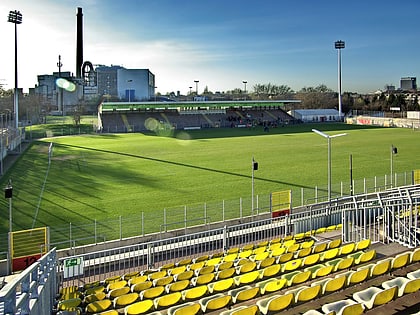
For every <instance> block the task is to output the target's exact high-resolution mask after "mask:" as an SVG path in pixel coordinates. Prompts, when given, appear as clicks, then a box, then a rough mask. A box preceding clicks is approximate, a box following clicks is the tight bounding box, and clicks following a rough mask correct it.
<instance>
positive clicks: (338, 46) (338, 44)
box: [335, 40, 345, 120]
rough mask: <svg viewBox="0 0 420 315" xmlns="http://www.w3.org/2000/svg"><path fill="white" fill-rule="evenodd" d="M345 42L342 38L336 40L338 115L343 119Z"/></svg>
mask: <svg viewBox="0 0 420 315" xmlns="http://www.w3.org/2000/svg"><path fill="white" fill-rule="evenodd" d="M344 47H345V43H344V41H342V40H338V41H336V42H335V49H337V51H338V116H339V117H340V120H341V115H342V109H341V107H342V106H341V101H342V99H341V49H344Z"/></svg>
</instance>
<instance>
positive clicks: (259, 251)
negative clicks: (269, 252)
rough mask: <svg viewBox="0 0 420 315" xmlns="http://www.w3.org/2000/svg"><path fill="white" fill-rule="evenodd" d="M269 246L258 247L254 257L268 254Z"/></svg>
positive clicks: (255, 249)
mask: <svg viewBox="0 0 420 315" xmlns="http://www.w3.org/2000/svg"><path fill="white" fill-rule="evenodd" d="M266 249H267V246H257V247H256V248H254V249H253V250H252V255H258V254H262V253H266Z"/></svg>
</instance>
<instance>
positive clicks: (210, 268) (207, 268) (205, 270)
mask: <svg viewBox="0 0 420 315" xmlns="http://www.w3.org/2000/svg"><path fill="white" fill-rule="evenodd" d="M214 268H215V266H214V265H211V266H204V267H203V268H200V269H197V270H196V271H195V274H196V276H199V275H205V274H207V273H212V272H214Z"/></svg>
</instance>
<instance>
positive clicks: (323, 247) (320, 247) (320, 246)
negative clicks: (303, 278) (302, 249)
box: [312, 243, 328, 254]
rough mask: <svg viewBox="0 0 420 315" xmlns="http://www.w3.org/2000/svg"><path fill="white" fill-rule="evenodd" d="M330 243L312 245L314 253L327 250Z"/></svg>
mask: <svg viewBox="0 0 420 315" xmlns="http://www.w3.org/2000/svg"><path fill="white" fill-rule="evenodd" d="M327 245H328V243H319V244H316V245H314V246H313V247H312V253H313V254H317V253H321V252H323V251H325V250H326V249H327Z"/></svg>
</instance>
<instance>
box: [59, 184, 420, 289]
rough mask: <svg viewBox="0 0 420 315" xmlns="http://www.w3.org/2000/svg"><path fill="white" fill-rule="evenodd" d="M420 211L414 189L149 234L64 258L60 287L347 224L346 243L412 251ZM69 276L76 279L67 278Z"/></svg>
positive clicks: (419, 240)
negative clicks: (396, 244)
mask: <svg viewBox="0 0 420 315" xmlns="http://www.w3.org/2000/svg"><path fill="white" fill-rule="evenodd" d="M419 207H420V185H414V186H407V187H399V188H395V189H392V190H388V191H385V192H381V193H371V194H363V195H357V196H350V197H344V198H340V199H335V200H332V201H331V202H328V203H319V204H316V205H312V206H310V207H308V208H307V209H303V210H301V211H298V212H297V211H296V212H294V213H291V214H290V215H287V216H285V217H281V218H268V219H264V220H258V221H253V222H247V223H239V224H236V225H231V226H224V227H223V228H209V229H208V230H207V231H200V232H196V233H193V234H192V233H189V234H185V235H179V236H177V235H176V233H174V232H172V234H173V236H172V237H168V238H165V239H156V238H158V237H160V234H156V235H148V236H147V237H146V238H144V239H143V240H142V241H139V243H138V244H136V245H132V246H126V247H120V248H114V249H110V250H103V251H97V252H94V253H86V254H82V255H75V256H69V257H62V258H59V271H58V276H59V283H67V285H81V284H83V283H89V282H92V281H94V280H95V279H96V278H97V277H98V276H99V275H102V277H104V275H109V276H112V275H116V274H123V273H125V272H131V271H138V270H146V269H149V268H152V269H154V268H159V267H161V266H162V265H164V264H167V263H169V262H175V261H179V260H181V259H183V258H194V257H199V256H202V255H210V254H214V253H220V252H223V251H226V250H228V249H229V248H235V247H241V246H242V245H244V244H250V243H254V244H256V243H258V242H262V241H266V240H270V239H274V238H282V237H285V236H286V235H290V234H295V235H296V234H300V233H304V234H305V235H306V233H308V236H309V237H310V236H312V235H314V234H315V233H316V232H315V231H316V230H318V229H319V228H325V227H329V226H336V225H338V224H342V232H341V233H342V239H343V241H345V242H355V241H360V240H362V239H365V238H369V239H371V240H372V242H381V243H388V242H391V241H396V242H399V243H401V244H402V245H405V246H407V247H417V246H420V237H419V235H418V234H417V233H418V230H417V216H418V215H417V212H418V211H417V210H416V209H419ZM414 210H415V211H414ZM384 216H386V219H384ZM404 217H405V219H403V218H404ZM390 222H391V223H392V224H390ZM410 222H411V223H410ZM182 234H184V231H183V232H182ZM153 238H155V239H153ZM69 260H72V261H73V260H78V261H81V262H83V264H82V266H78V267H77V268H76V269H75V270H70V271H69V270H66V267H65V266H66V261H69ZM66 274H67V275H69V274H70V275H72V276H70V277H68V276H67V277H65V275H66Z"/></svg>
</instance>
